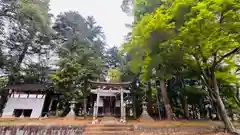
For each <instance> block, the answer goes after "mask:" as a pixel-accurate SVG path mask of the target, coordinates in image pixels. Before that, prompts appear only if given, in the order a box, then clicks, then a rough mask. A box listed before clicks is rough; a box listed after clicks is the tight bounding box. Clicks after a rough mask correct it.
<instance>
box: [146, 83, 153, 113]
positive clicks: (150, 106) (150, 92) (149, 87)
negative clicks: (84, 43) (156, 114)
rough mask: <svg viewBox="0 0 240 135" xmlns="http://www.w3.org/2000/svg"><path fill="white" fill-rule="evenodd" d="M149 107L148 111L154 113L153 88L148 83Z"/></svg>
mask: <svg viewBox="0 0 240 135" xmlns="http://www.w3.org/2000/svg"><path fill="white" fill-rule="evenodd" d="M147 102H148V104H147V109H148V113H149V115H152V106H153V105H152V88H151V84H148V91H147Z"/></svg>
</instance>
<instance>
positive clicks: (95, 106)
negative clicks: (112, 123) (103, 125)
mask: <svg viewBox="0 0 240 135" xmlns="http://www.w3.org/2000/svg"><path fill="white" fill-rule="evenodd" d="M96 123H97V103H96V102H95V103H94V106H93V121H92V124H96Z"/></svg>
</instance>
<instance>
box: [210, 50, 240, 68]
mask: <svg viewBox="0 0 240 135" xmlns="http://www.w3.org/2000/svg"><path fill="white" fill-rule="evenodd" d="M239 49H240V47H237V48H235V49H234V50H232V51H231V52H229V53H227V54H225V55H223V56H222V57H221V58H220V59H219V60H218V61H216V62H215V63H213V66H212V68H213V69H214V68H216V67H217V66H218V64H219V63H220V62H222V61H223V60H224V59H225V58H227V57H229V56H231V55H233V54H234V53H237V52H238V51H239Z"/></svg>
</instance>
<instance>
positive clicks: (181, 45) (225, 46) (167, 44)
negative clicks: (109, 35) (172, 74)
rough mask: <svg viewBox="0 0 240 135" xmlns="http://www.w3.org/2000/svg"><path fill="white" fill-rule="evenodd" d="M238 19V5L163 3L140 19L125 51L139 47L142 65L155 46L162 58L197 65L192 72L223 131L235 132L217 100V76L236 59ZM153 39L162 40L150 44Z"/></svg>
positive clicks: (148, 58)
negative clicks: (218, 114) (160, 49)
mask: <svg viewBox="0 0 240 135" xmlns="http://www.w3.org/2000/svg"><path fill="white" fill-rule="evenodd" d="M238 16H239V1H218V0H210V1H209V0H203V1H199V2H196V1H193V0H190V1H182V0H177V1H174V2H171V4H169V3H167V2H166V3H165V4H163V5H162V6H160V7H159V8H158V9H157V10H156V11H155V12H153V13H151V14H146V15H145V16H144V17H142V19H141V20H140V21H139V22H138V23H137V24H136V26H135V28H134V29H133V37H132V39H131V41H130V42H129V44H128V45H125V48H127V49H129V50H133V49H134V48H136V47H138V48H139V46H137V44H138V45H139V44H140V46H141V48H143V49H145V51H143V50H142V51H143V53H141V55H140V56H143V54H144V55H145V56H147V57H146V58H145V61H147V60H148V61H150V60H151V58H152V57H149V54H151V50H152V49H151V46H152V45H153V44H157V46H156V47H157V48H164V49H162V51H161V52H162V54H166V55H167V56H171V57H172V58H173V59H175V60H176V59H177V58H180V59H183V60H184V62H185V63H187V62H188V64H189V66H190V65H196V67H197V68H196V69H195V70H196V72H198V73H200V74H199V76H200V77H201V79H202V82H203V83H204V85H205V86H206V87H207V90H208V92H209V95H210V97H211V99H212V100H213V101H214V102H215V103H216V105H217V107H218V109H219V111H220V115H221V118H222V120H223V122H224V124H225V127H226V129H227V130H229V131H231V132H235V128H234V126H233V124H232V123H231V121H230V120H229V118H228V115H227V111H226V109H225V106H224V104H223V100H222V98H221V96H220V92H219V88H220V87H219V83H218V80H217V77H216V75H217V71H218V67H219V66H220V65H223V64H227V65H229V64H230V61H229V59H231V58H236V56H238V55H237V54H238V51H239V46H240V45H239V32H237V31H239V27H238V26H239V24H238V22H239V17H238ZM142 26H145V27H142ZM156 33H157V34H156ZM156 35H158V37H159V36H160V37H161V39H157V41H156V40H154V42H152V41H153V39H156V38H154V36H156ZM164 37H165V38H164ZM133 45H135V47H133ZM167 50H169V51H167ZM174 52H178V53H174ZM176 54H177V55H176ZM138 57H139V56H138ZM167 59H168V58H167ZM136 60H139V61H140V60H141V59H139V58H138V59H136ZM135 62H136V61H135ZM182 62H183V61H182ZM235 62H236V61H235ZM231 63H234V61H231ZM172 64H173V63H172V61H165V62H164V61H163V62H161V65H162V66H165V67H166V68H170V65H172ZM174 64H176V63H174ZM147 65H149V63H148V64H147ZM180 65H181V63H180ZM235 65H237V64H235ZM171 67H172V66H171Z"/></svg>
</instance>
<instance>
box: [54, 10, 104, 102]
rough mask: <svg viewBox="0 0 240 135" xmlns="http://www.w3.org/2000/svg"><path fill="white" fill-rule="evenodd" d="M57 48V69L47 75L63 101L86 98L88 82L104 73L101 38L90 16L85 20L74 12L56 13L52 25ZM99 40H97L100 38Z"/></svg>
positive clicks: (101, 34)
mask: <svg viewBox="0 0 240 135" xmlns="http://www.w3.org/2000/svg"><path fill="white" fill-rule="evenodd" d="M54 29H55V30H56V31H57V32H58V33H57V34H58V35H59V41H61V43H62V44H61V45H60V47H59V48H58V51H57V53H58V57H59V60H58V70H57V72H56V73H54V74H52V75H51V78H52V79H53V80H54V83H55V86H56V87H57V90H59V92H60V93H62V94H63V95H65V96H64V98H65V101H69V100H72V99H75V100H78V99H81V98H86V97H87V96H88V94H89V89H88V84H87V82H88V80H89V79H97V78H99V77H100V76H101V74H102V73H103V71H104V66H105V63H104V59H103V51H102V48H103V45H104V40H102V39H104V38H102V37H104V35H103V33H102V31H101V27H100V26H97V25H96V22H95V21H94V18H93V17H88V18H87V20H85V19H84V18H83V17H82V16H81V15H80V14H79V13H77V12H72V11H70V12H65V13H63V14H60V15H59V16H58V18H57V21H56V23H55V25H54ZM100 37H101V38H100Z"/></svg>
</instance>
